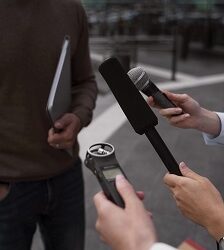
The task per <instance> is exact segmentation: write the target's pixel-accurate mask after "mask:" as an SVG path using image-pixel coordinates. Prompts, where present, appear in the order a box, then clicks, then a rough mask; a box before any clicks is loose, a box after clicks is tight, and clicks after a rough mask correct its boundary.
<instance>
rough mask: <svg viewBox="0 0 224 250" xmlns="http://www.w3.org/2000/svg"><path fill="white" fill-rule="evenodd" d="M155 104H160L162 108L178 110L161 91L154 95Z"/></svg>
mask: <svg viewBox="0 0 224 250" xmlns="http://www.w3.org/2000/svg"><path fill="white" fill-rule="evenodd" d="M152 96H153V98H154V100H155V102H156V103H157V104H159V106H160V107H161V108H165V109H166V108H176V107H177V106H176V105H175V104H174V103H173V102H171V101H170V99H168V97H167V96H166V95H165V94H164V93H163V92H161V91H158V92H156V93H155V94H154V95H152Z"/></svg>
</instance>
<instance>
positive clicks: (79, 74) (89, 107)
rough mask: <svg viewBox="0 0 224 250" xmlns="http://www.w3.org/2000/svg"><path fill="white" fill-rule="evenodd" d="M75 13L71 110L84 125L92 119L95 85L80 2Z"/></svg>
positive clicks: (85, 18) (86, 26)
mask: <svg viewBox="0 0 224 250" xmlns="http://www.w3.org/2000/svg"><path fill="white" fill-rule="evenodd" d="M77 13H78V17H77V18H78V22H79V26H80V29H79V31H80V32H79V38H78V43H77V46H76V50H75V53H74V54H73V55H72V69H71V70H72V112H73V113H74V114H76V115H77V116H78V117H79V118H80V120H81V124H82V127H84V126H87V125H88V124H89V123H90V121H91V119H92V114H93V109H94V107H95V101H96V96H97V85H96V81H95V76H94V73H93V69H92V65H91V60H90V54H89V42H88V25H87V17H86V13H85V11H84V9H83V7H82V5H81V4H80V5H79V11H78V12H77Z"/></svg>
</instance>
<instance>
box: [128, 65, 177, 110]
mask: <svg viewBox="0 0 224 250" xmlns="http://www.w3.org/2000/svg"><path fill="white" fill-rule="evenodd" d="M128 76H129V77H130V79H131V80H132V82H133V83H134V84H135V86H136V88H137V89H138V90H140V91H142V92H143V93H144V94H145V95H147V96H152V97H153V98H154V100H155V103H156V104H158V105H159V106H160V107H161V108H175V107H177V106H176V105H175V104H174V103H173V102H172V101H171V100H170V99H169V98H168V97H167V96H166V95H165V94H164V93H163V92H162V91H161V90H160V89H159V88H158V87H157V86H156V85H155V84H154V83H153V82H152V81H151V80H150V78H149V76H148V75H147V73H146V72H145V71H144V70H143V69H142V68H141V67H136V68H133V69H131V70H129V71H128Z"/></svg>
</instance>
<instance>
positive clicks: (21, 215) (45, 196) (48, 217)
mask: <svg viewBox="0 0 224 250" xmlns="http://www.w3.org/2000/svg"><path fill="white" fill-rule="evenodd" d="M37 224H38V225H39V228H40V232H41V235H42V238H43V242H44V245H45V250H83V249H84V230H85V226H84V224H85V223H84V188H83V176H82V169H81V161H80V160H78V161H77V162H76V163H75V164H74V166H73V167H72V168H71V169H70V170H68V171H67V172H65V173H63V174H61V175H58V176H56V177H54V178H50V179H48V180H43V181H32V182H18V183H9V192H8V194H7V195H6V196H5V197H4V198H3V199H2V200H0V249H1V250H30V248H31V243H32V238H33V235H34V233H35V230H36V226H37Z"/></svg>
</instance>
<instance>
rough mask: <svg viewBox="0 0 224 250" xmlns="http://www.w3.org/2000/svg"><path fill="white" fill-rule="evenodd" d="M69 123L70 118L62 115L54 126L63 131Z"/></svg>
mask: <svg viewBox="0 0 224 250" xmlns="http://www.w3.org/2000/svg"><path fill="white" fill-rule="evenodd" d="M69 123H70V118H69V116H68V115H66V114H65V115H63V116H62V117H61V118H60V119H58V120H57V121H56V122H55V124H54V126H55V127H56V128H58V129H63V128H65V127H66V126H67V125H68V124H69Z"/></svg>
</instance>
